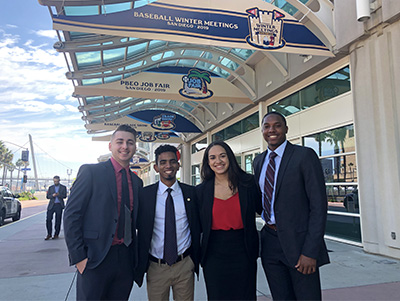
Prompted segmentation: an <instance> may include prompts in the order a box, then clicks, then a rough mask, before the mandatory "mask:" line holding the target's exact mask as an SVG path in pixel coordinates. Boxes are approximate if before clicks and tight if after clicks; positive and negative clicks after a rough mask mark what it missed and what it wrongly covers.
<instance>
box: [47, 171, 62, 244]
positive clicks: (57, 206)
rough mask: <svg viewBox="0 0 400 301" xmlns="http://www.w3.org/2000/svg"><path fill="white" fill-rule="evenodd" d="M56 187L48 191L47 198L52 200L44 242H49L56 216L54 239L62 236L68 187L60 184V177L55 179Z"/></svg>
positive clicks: (51, 187)
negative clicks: (62, 221)
mask: <svg viewBox="0 0 400 301" xmlns="http://www.w3.org/2000/svg"><path fill="white" fill-rule="evenodd" d="M53 181H54V185H51V186H50V187H49V190H47V194H46V197H47V198H48V199H50V201H49V205H48V206H47V215H46V228H47V236H46V237H45V239H44V240H49V239H50V238H52V237H51V233H52V228H53V215H54V213H55V214H56V221H55V226H54V228H55V232H54V236H53V239H57V238H58V235H60V230H61V219H62V211H63V209H64V208H65V203H64V199H65V198H66V197H67V187H65V186H64V185H62V184H60V177H59V176H54V177H53Z"/></svg>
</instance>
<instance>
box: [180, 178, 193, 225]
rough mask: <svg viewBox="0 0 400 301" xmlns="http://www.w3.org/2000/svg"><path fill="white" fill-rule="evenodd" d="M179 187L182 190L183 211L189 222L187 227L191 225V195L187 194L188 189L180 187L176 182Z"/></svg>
mask: <svg viewBox="0 0 400 301" xmlns="http://www.w3.org/2000/svg"><path fill="white" fill-rule="evenodd" d="M178 184H179V187H180V188H181V190H182V194H183V203H184V204H185V210H186V216H187V218H188V221H189V225H192V210H191V208H192V207H191V206H192V199H191V198H190V197H191V194H190V193H189V191H188V189H187V187H186V186H184V185H181V183H180V182H178Z"/></svg>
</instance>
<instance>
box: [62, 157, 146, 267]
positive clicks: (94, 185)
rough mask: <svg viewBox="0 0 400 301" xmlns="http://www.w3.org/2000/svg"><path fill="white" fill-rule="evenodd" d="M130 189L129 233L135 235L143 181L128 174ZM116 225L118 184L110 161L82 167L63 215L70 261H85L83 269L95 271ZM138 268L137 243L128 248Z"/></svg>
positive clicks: (111, 239)
mask: <svg viewBox="0 0 400 301" xmlns="http://www.w3.org/2000/svg"><path fill="white" fill-rule="evenodd" d="M131 179H132V186H133V211H132V213H133V214H132V220H133V222H132V230H133V231H132V233H136V220H137V214H138V207H139V203H138V199H139V191H140V190H141V189H142V187H143V182H142V180H141V179H140V178H139V177H138V176H137V175H135V174H134V173H132V172H131ZM117 222H118V201H117V182H116V179H115V172H114V168H113V165H112V163H111V161H110V160H108V161H106V162H101V163H98V164H86V165H82V166H81V167H80V169H79V172H78V175H77V178H76V180H75V182H74V185H73V186H72V188H71V194H70V197H69V198H68V202H67V206H66V208H65V212H64V234H65V241H66V243H67V247H68V252H69V261H70V264H71V265H74V264H76V263H78V262H80V261H82V260H83V259H85V258H88V262H87V265H86V267H87V268H89V269H93V268H95V267H97V266H98V265H99V264H100V263H101V262H102V261H103V259H104V257H105V256H106V255H107V253H108V251H109V249H110V247H111V243H112V241H113V238H114V234H115V230H116V228H117ZM130 247H131V248H132V250H133V254H132V256H134V262H135V264H137V239H135V237H134V238H133V242H132V244H131V245H130Z"/></svg>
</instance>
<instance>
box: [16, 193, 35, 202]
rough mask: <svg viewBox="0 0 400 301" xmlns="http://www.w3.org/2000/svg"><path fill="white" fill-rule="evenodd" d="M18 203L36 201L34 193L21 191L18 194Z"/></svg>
mask: <svg viewBox="0 0 400 301" xmlns="http://www.w3.org/2000/svg"><path fill="white" fill-rule="evenodd" d="M18 199H19V200H20V201H26V200H37V197H35V196H34V193H32V192H31V191H23V192H21V193H20V194H19V198H18Z"/></svg>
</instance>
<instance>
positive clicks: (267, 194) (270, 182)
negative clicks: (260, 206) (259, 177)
mask: <svg viewBox="0 0 400 301" xmlns="http://www.w3.org/2000/svg"><path fill="white" fill-rule="evenodd" d="M276 156H277V154H276V153H274V152H271V154H270V155H269V162H268V166H267V172H266V173H265V182H264V198H263V199H264V209H265V213H266V214H267V216H266V219H267V222H269V220H270V219H271V202H272V193H273V192H274V181H275V157H276Z"/></svg>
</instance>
